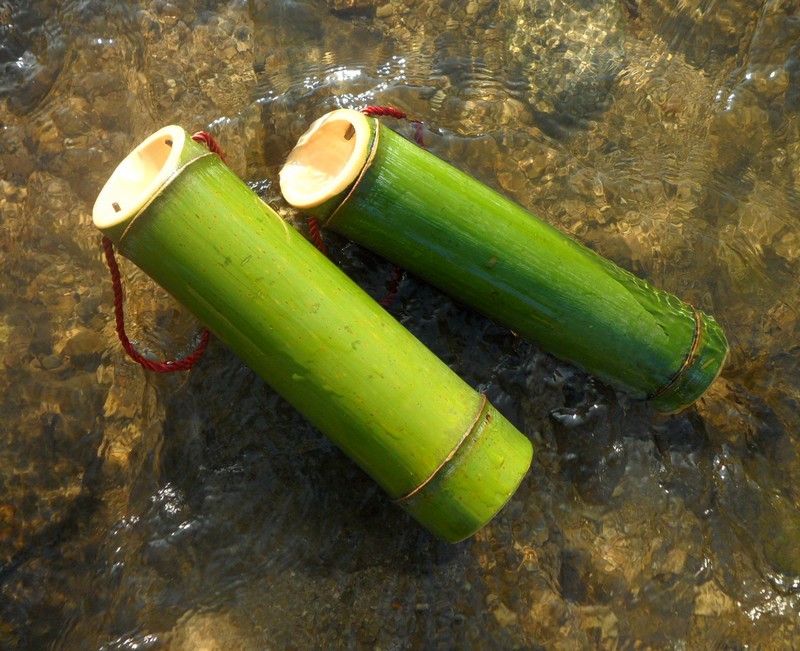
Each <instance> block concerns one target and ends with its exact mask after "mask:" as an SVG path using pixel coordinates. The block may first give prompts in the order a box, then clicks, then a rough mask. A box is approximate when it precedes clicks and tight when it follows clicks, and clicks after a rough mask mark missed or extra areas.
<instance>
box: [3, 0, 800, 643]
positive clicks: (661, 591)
mask: <svg viewBox="0 0 800 651" xmlns="http://www.w3.org/2000/svg"><path fill="white" fill-rule="evenodd" d="M711 4H712V5H713V6H711V7H709V6H708V3H703V2H700V1H699V0H688V1H680V2H678V1H677V0H654V1H653V2H646V3H645V2H639V1H638V0H596V1H594V2H564V1H562V0H499V1H497V0H495V1H488V0H469V1H466V0H465V1H464V2H456V3H423V2H417V1H416V0H413V1H411V2H400V1H399V0H385V1H383V0H328V2H327V3H323V2H310V1H293V2H289V1H283V0H278V1H271V2H266V1H261V0H250V1H249V2H244V1H243V0H237V1H235V2H231V3H222V2H215V1H214V0H204V1H203V2H197V1H195V2H189V1H188V0H185V1H184V0H179V1H177V2H168V1H166V0H142V1H141V2H139V3H128V4H117V5H113V6H112V5H110V4H109V3H104V2H99V1H98V0H74V1H71V2H62V3H55V2H51V1H50V0H36V1H33V2H14V1H9V0H6V1H5V2H2V3H0V71H1V72H0V102H2V103H1V104H0V129H1V130H2V137H1V138H0V171H1V172H2V173H1V174H0V185H1V186H2V196H1V197H0V206H1V207H2V220H1V221H0V224H2V231H0V259H2V265H0V279H2V281H1V282H0V306H2V315H1V316H0V359H2V364H3V369H4V371H5V372H4V373H3V374H2V375H0V386H2V389H3V390H2V393H0V415H1V416H2V422H3V423H4V428H3V436H2V438H0V494H2V499H0V585H2V599H0V617H2V619H0V646H2V647H4V648H5V647H8V648H30V649H42V648H52V649H73V648H98V649H160V648H172V649H197V648H219V649H263V648H274V649H289V648H326V649H327V648H376V649H377V648H380V649H411V648H425V649H430V648H446V649H450V648H463V649H470V648H475V649H479V648H504V649H505V648H548V649H549V648H558V649H562V648H563V649H573V648H574V649H581V648H597V647H599V648H630V647H634V646H638V647H642V648H677V647H685V648H713V647H717V648H722V647H725V648H728V647H731V648H746V647H758V648H786V647H787V646H790V645H791V644H792V643H793V642H792V641H793V640H794V639H795V638H797V636H798V625H797V621H798V618H797V613H798V606H800V604H798V600H799V597H798V593H799V592H800V560H798V559H800V557H798V555H797V553H796V550H797V548H798V545H800V511H799V509H800V496H799V495H798V492H797V489H796V486H797V485H800V459H799V458H798V439H797V435H796V430H797V413H798V407H799V405H798V393H799V392H800V368H798V357H799V355H798V353H799V352H800V350H799V349H798V344H797V341H798V334H800V333H799V332H798V309H799V308H800V296H799V292H800V285H799V284H798V282H797V278H798V273H799V272H800V269H799V267H800V222H798V219H797V214H798V208H799V207H800V200H799V199H800V197H799V195H798V188H797V184H798V179H800V122H799V120H798V110H799V109H800V63H798V53H797V43H798V41H799V40H800V34H799V33H798V31H800V28H799V27H798V22H797V19H796V16H795V13H796V12H795V9H794V5H793V3H792V2H790V1H789V0H765V1H762V2H759V3H755V4H754V3H752V2H746V1H745V0H726V1H725V2H717V3H711ZM367 103H375V104H391V105H395V106H398V107H400V108H402V109H403V110H405V111H407V112H408V113H410V114H411V115H413V116H414V117H417V118H419V119H421V120H423V121H424V122H425V124H426V127H427V130H426V133H425V138H426V142H427V144H428V145H429V147H430V148H431V149H432V150H433V151H434V152H435V153H436V154H438V155H440V156H442V157H444V158H446V159H449V160H452V161H455V162H457V164H458V165H459V166H460V167H462V168H464V169H465V170H467V171H469V172H470V173H472V174H473V175H475V176H476V177H478V178H480V179H481V180H483V181H485V182H487V183H488V184H490V185H492V186H493V187H496V188H498V189H500V190H501V191H503V192H504V193H505V194H507V195H509V196H511V197H513V198H514V199H515V200H517V201H518V202H520V203H521V204H523V205H525V206H526V207H528V208H529V209H531V210H532V211H533V212H536V213H537V214H539V215H541V216H542V217H543V218H545V219H547V220H548V221H550V222H551V223H553V224H555V225H556V226H558V227H559V228H561V229H563V230H565V231H568V232H570V233H572V234H573V235H575V236H576V237H578V238H580V239H581V240H582V241H583V242H585V243H587V244H589V245H590V246H592V247H593V248H595V249H597V250H598V251H600V252H601V253H603V254H604V255H606V256H608V257H610V258H611V259H613V260H615V261H616V262H617V263H619V264H621V265H623V266H624V267H626V268H628V269H631V270H633V271H634V272H636V273H638V274H640V275H642V276H643V277H646V278H647V279H649V280H650V281H652V282H653V283H655V284H657V285H658V286H660V287H663V288H664V289H667V290H669V291H672V292H674V293H676V294H678V295H679V296H681V297H682V298H684V299H685V300H687V301H690V302H693V303H695V304H697V305H699V306H701V307H702V308H703V309H704V310H707V311H708V312H710V313H712V314H714V315H715V316H716V317H717V318H718V319H719V320H720V322H721V323H722V325H723V326H724V328H725V329H726V332H727V334H728V336H729V339H730V341H731V344H732V355H731V360H730V362H729V365H728V367H727V369H726V370H725V372H724V373H723V376H722V378H721V379H720V381H719V382H718V383H717V384H716V385H715V386H714V388H713V389H712V391H711V392H710V393H709V394H708V396H707V397H706V398H704V399H703V400H702V401H701V402H700V403H699V404H698V405H697V406H696V407H694V408H692V409H690V410H688V411H687V412H685V413H683V414H680V415H678V416H674V417H660V416H657V415H656V414H654V413H653V412H652V411H651V410H650V409H649V408H648V407H646V406H645V405H642V404H639V403H635V402H632V401H630V400H628V399H627V398H626V397H625V396H622V395H617V394H615V393H614V392H613V391H612V390H611V389H609V388H608V387H606V386H604V385H602V384H600V383H598V382H596V381H594V380H592V379H591V378H588V377H586V376H585V375H582V374H581V373H579V372H577V371H575V370H574V369H572V368H570V367H569V366H566V365H564V364H561V363H559V362H557V361H555V360H553V359H552V358H550V357H549V356H547V355H545V354H543V353H542V352H541V351H539V350H538V349H536V347H534V346H532V345H530V344H528V343H524V342H520V341H518V340H516V339H515V337H514V336H513V335H512V334H510V333H509V332H507V331H505V330H503V329H502V328H499V327H497V326H494V325H493V324H491V323H489V322H488V321H487V320H485V319H483V318H482V317H479V316H477V315H475V314H472V313H471V312H469V311H467V310H465V309H463V308H462V307H460V306H458V305H456V304H454V303H453V302H452V301H450V300H448V299H447V298H445V297H443V296H442V295H440V294H439V293H438V292H436V291H434V290H432V289H430V288H429V287H426V286H425V285H423V284H421V283H419V282H418V281H416V280H414V279H413V278H406V279H404V281H403V283H402V285H401V288H400V295H399V297H398V299H397V302H396V303H395V305H394V306H393V307H392V311H393V313H394V314H395V315H396V316H397V318H398V319H399V320H401V321H402V322H403V323H404V324H405V325H406V326H407V327H409V328H410V329H411V330H412V331H414V332H415V333H416V334H417V336H419V337H420V338H421V339H422V340H423V341H424V342H425V343H426V344H427V345H429V346H430V347H431V348H432V349H433V350H434V351H435V352H436V353H437V354H438V355H439V356H440V357H442V358H443V359H444V360H445V361H446V362H447V363H448V364H450V365H451V366H452V367H453V368H454V369H455V370H456V371H457V372H458V373H459V374H460V375H462V377H464V378H465V379H466V380H467V381H468V382H469V383H470V384H471V385H472V386H474V387H476V388H480V389H481V390H483V391H486V392H487V393H488V394H489V397H490V399H491V400H492V402H493V403H494V404H495V405H497V406H498V408H500V409H501V410H502V411H503V412H504V413H505V414H506V415H507V416H508V417H509V418H511V419H512V420H513V422H514V423H515V424H516V425H517V426H518V427H519V428H520V429H521V430H522V431H523V432H525V433H526V434H527V435H529V436H530V437H531V439H532V440H533V441H534V444H535V446H536V450H537V452H536V459H535V462H534V466H533V468H532V471H531V473H530V474H529V476H528V477H527V478H526V480H525V482H524V483H523V485H522V487H521V488H520V490H519V492H518V493H517V495H516V497H515V499H514V500H513V501H512V503H511V504H510V505H509V506H508V507H507V508H506V509H505V510H504V511H503V513H502V514H501V516H500V517H498V518H497V519H496V520H495V521H494V522H493V523H492V525H491V526H490V527H488V528H487V529H485V530H484V531H482V532H481V533H480V534H479V535H477V536H476V537H475V538H474V539H472V540H471V541H468V542H466V543H462V544H460V545H457V546H448V545H444V544H441V543H438V542H436V541H435V540H433V539H431V538H430V537H429V536H428V534H426V533H425V532H424V531H422V530H421V529H420V528H419V527H418V526H417V525H416V524H414V523H413V522H412V521H411V520H409V519H408V518H406V516H405V515H404V514H403V513H402V512H400V511H399V510H397V509H396V508H394V507H392V506H391V505H390V504H389V502H388V500H387V499H386V498H385V497H384V496H383V495H382V494H381V492H380V491H379V490H378V489H376V487H375V486H374V485H373V483H372V482H371V481H369V480H368V479H367V478H366V477H364V476H363V475H362V474H361V473H360V471H358V470H357V469H356V468H355V466H354V465H353V464H352V463H351V462H350V461H348V460H347V459H346V458H344V457H343V455H341V454H340V453H339V452H338V451H337V450H336V449H335V448H333V447H332V445H331V444H330V443H328V442H327V441H326V440H325V439H324V438H322V437H321V436H320V435H319V434H318V433H317V432H316V431H315V430H313V429H312V428H311V427H310V426H308V425H307V424H306V423H305V421H304V420H303V419H302V417H300V416H299V415H298V414H296V413H295V412H294V411H293V410H292V409H291V408H290V407H288V406H287V405H286V404H285V403H284V402H283V401H282V400H280V399H279V398H277V397H276V396H275V395H274V393H273V392H272V391H271V390H270V389H269V388H268V387H266V386H265V385H264V384H263V383H262V382H261V381H260V380H259V379H258V378H256V377H255V376H254V375H253V373H252V372H251V371H249V369H247V368H246V367H244V366H243V365H242V363H241V362H240V361H239V360H237V359H236V358H234V357H233V356H232V355H231V354H230V353H229V352H228V351H227V350H226V349H225V348H224V347H223V346H221V345H220V344H219V343H215V344H213V345H212V347H211V349H210V351H209V353H208V355H207V357H206V358H204V360H203V361H202V362H201V364H200V365H199V366H198V367H197V368H196V369H195V370H194V371H193V372H192V373H191V374H189V375H185V376H182V377H163V376H154V375H149V374H145V373H143V372H142V371H141V370H140V369H139V368H138V367H135V366H134V365H133V364H131V363H129V362H127V361H126V360H125V359H124V358H123V353H122V351H121V349H120V347H119V345H118V343H117V341H116V338H115V334H114V324H113V319H112V318H111V310H110V307H111V301H112V298H111V294H110V284H109V282H108V278H107V271H106V270H105V268H104V266H103V264H102V262H101V254H100V249H99V246H98V241H99V238H98V235H97V233H96V231H95V230H94V228H93V226H92V225H91V223H90V209H91V204H92V202H93V200H94V197H95V196H96V194H97V191H98V190H99V188H100V186H101V185H102V183H103V182H104V180H105V179H106V177H107V176H108V174H109V172H110V170H111V169H112V168H113V166H114V165H115V164H116V163H117V162H118V161H119V160H120V159H121V158H122V157H123V156H124V155H125V153H127V151H128V150H129V149H130V147H131V146H132V145H133V144H135V143H136V142H138V141H139V140H141V139H142V138H143V137H144V136H146V135H147V134H149V133H150V132H152V131H153V130H154V129H156V128H158V127H160V126H162V125H164V124H167V123H173V122H174V123H179V124H181V125H183V126H185V127H186V128H187V129H198V128H208V129H210V130H211V131H213V132H214V134H215V136H216V137H217V139H218V140H219V142H220V144H221V145H222V147H223V149H224V150H225V152H226V153H227V156H228V160H229V162H230V164H231V165H232V166H233V167H234V169H235V170H236V171H237V173H238V174H240V175H241V176H242V177H243V178H245V179H246V180H247V181H248V182H249V183H251V184H252V186H253V187H254V188H255V189H256V190H257V191H258V192H259V194H261V195H262V196H264V197H265V199H266V200H268V201H269V202H271V203H273V205H275V206H276V207H279V208H280V209H281V210H282V212H283V213H284V214H285V215H286V216H287V218H290V219H294V218H295V217H297V216H296V215H293V214H291V213H290V212H289V211H288V209H287V208H286V207H285V206H284V205H283V204H282V203H281V202H280V197H279V196H278V193H277V189H276V187H275V186H274V185H273V183H272V182H271V181H272V179H275V178H276V176H277V170H278V168H279V166H280V165H281V163H282V162H283V159H284V157H285V156H286V154H287V153H288V151H289V149H290V148H291V146H292V144H293V143H294V142H295V140H296V138H297V137H298V136H299V135H300V134H301V133H302V132H303V131H304V130H305V129H306V127H307V126H308V124H309V122H310V121H311V120H312V119H314V118H316V117H318V116H319V115H321V114H322V113H324V112H325V111H328V110H330V109H332V108H336V107H339V106H352V107H360V106H361V105H363V104H367ZM398 128H403V126H402V125H398ZM298 227H300V228H302V227H303V226H302V222H300V221H298ZM328 243H329V246H330V248H331V249H332V250H333V256H334V258H335V260H336V261H337V262H338V263H339V264H340V265H342V266H343V267H344V268H345V269H346V270H347V271H348V272H349V273H351V274H352V275H353V276H354V277H355V278H356V279H357V280H358V281H359V282H360V283H361V284H363V285H364V286H365V287H366V288H367V289H368V290H369V291H370V292H371V293H372V294H373V295H375V296H377V297H381V296H383V294H384V293H385V284H386V282H387V280H388V278H389V267H388V266H387V265H386V264H385V263H383V262H382V261H380V260H378V259H376V258H374V257H373V256H371V255H369V254H367V253H366V252H364V251H362V250H359V249H357V248H356V247H354V246H353V245H350V244H348V243H346V242H343V241H341V240H338V239H336V238H334V237H332V236H330V237H329V242H328ZM124 270H125V274H126V287H127V290H128V292H129V294H128V296H127V306H128V313H129V321H130V324H131V331H132V333H133V336H134V337H135V338H136V339H137V344H138V345H139V346H140V347H141V348H142V349H143V350H150V351H153V352H154V354H158V355H161V354H165V355H170V354H176V353H180V352H183V351H186V350H190V349H191V346H192V337H193V336H194V335H195V324H194V322H193V321H192V319H191V317H190V316H188V315H186V314H185V313H184V312H183V311H182V310H181V309H180V308H179V307H177V306H176V305H175V304H174V303H172V302H171V301H170V299H169V298H168V297H167V296H165V295H164V294H163V293H162V292H161V291H160V290H158V289H157V288H155V287H153V286H152V284H151V283H150V282H149V281H148V280H147V279H146V278H144V277H143V276H142V274H141V273H139V272H137V271H136V270H135V269H133V268H132V267H131V266H130V265H127V266H125V268H124Z"/></svg>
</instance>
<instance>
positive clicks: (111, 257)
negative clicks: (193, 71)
mask: <svg viewBox="0 0 800 651" xmlns="http://www.w3.org/2000/svg"><path fill="white" fill-rule="evenodd" d="M192 140H194V141H195V142H199V143H202V144H204V145H205V146H206V147H208V149H209V150H210V151H212V152H214V153H215V154H217V155H218V156H219V157H220V158H221V159H222V162H223V163H224V162H225V156H224V155H223V153H222V150H221V149H220V148H219V145H218V144H217V141H216V140H214V137H213V136H212V135H211V134H210V133H208V132H207V131H198V132H197V133H195V134H194V135H193V136H192ZM103 252H104V253H105V256H106V263H107V264H108V270H109V272H110V273H111V285H112V287H113V289H114V319H115V321H116V330H117V336H118V337H119V341H120V343H121V344H122V348H123V349H124V350H125V352H126V353H127V354H128V357H130V358H131V359H132V360H133V361H134V362H136V363H137V364H141V365H142V366H143V367H144V368H146V369H147V370H148V371H155V372H156V373H173V372H175V371H188V370H189V369H191V368H192V367H193V366H194V365H195V364H196V363H197V360H199V359H200V358H201V357H202V356H203V353H205V352H206V348H208V342H209V339H210V338H211V333H209V331H208V330H207V329H206V328H203V329H202V330H201V331H200V342H199V343H198V344H197V348H195V350H194V352H193V353H192V354H191V355H189V356H188V357H184V358H183V359H172V360H166V361H164V362H154V361H152V360H150V359H147V358H146V357H144V356H143V355H142V354H141V353H140V352H139V351H138V350H136V347H135V346H134V345H133V343H131V340H130V339H128V335H127V333H126V332H125V311H124V309H123V307H122V294H123V292H122V279H121V274H120V271H119V265H118V264H117V258H116V255H115V254H114V244H113V243H112V242H111V240H109V239H108V238H107V237H103Z"/></svg>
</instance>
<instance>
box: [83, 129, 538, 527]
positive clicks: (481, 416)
mask: <svg viewBox="0 0 800 651" xmlns="http://www.w3.org/2000/svg"><path fill="white" fill-rule="evenodd" d="M93 217H94V223H95V225H96V226H97V227H98V228H99V229H100V230H101V231H102V232H103V233H104V234H105V235H106V236H107V237H109V238H110V239H111V240H112V241H113V242H114V244H116V246H117V248H118V250H119V252H120V253H121V254H123V255H124V256H126V257H127V258H129V259H130V260H132V261H133V262H134V263H135V264H137V265H138V266H139V267H140V268H141V269H142V270H143V271H145V272H146V273H147V274H148V275H150V276H151V277H152V278H153V279H154V280H155V281H156V282H157V283H159V284H160V285H161V286H162V287H164V288H165V289H166V290H167V291H168V292H170V293H171V294H172V295H173V296H174V297H175V298H176V299H177V300H178V301H179V302H181V303H182V304H184V305H185V306H186V307H187V308H188V309H189V310H191V311H192V312H193V313H194V314H195V315H196V316H197V318H198V319H199V320H200V321H201V322H202V323H204V324H205V325H206V326H207V327H208V328H209V329H210V330H211V331H212V332H214V333H215V334H216V335H217V336H218V337H219V338H220V339H221V340H223V341H224V342H225V343H226V344H227V345H228V346H229V347H230V348H231V349H232V350H233V351H234V352H236V353H237V354H238V355H239V356H240V357H241V358H242V359H243V360H244V361H246V362H247V363H248V364H249V365H250V366H251V367H252V368H253V369H254V370H255V371H256V372H257V373H259V374H260V375H261V376H262V377H263V378H264V379H265V380H266V381H267V382H268V383H269V384H270V385H271V386H272V387H273V388H275V389H276V390H277V391H278V392H279V393H280V394H282V395H283V396H284V397H285V398H286V399H287V400H288V401H289V402H290V403H291V404H292V405H294V406H295V407H296V408H297V409H298V410H299V411H300V412H302V413H303V414H304V415H305V416H306V417H307V418H308V419H309V420H310V421H311V422H312V423H314V424H315V425H316V426H317V427H318V428H319V429H320V430H321V431H322V432H324V433H325V434H327V435H328V436H329V437H330V438H331V439H333V441H334V442H335V443H336V444H337V445H338V446H339V447H340V448H341V449H342V450H344V452H346V453H347V454H348V455H349V456H350V457H352V458H353V459H354V460H355V461H356V462H357V463H358V464H359V465H360V466H361V467H362V468H363V469H364V470H365V471H366V472H367V473H368V474H369V475H370V476H372V477H373V478H374V479H375V481H377V482H378V483H379V484H380V485H381V486H382V487H383V488H384V489H385V490H386V491H387V492H388V494H389V495H390V496H391V498H392V499H393V500H395V501H396V502H397V503H399V504H400V505H401V506H402V507H403V508H405V509H406V510H407V511H408V512H409V513H411V515H413V516H414V517H415V518H416V519H417V520H419V521H420V522H421V523H422V524H423V525H424V526H426V527H427V528H428V529H430V530H431V531H432V532H433V533H434V534H436V535H437V536H439V537H441V538H443V539H444V540H447V541H451V542H456V541H458V540H461V539H463V538H466V537H468V536H469V535H471V534H472V533H474V532H475V531H477V530H478V529H479V528H480V527H482V526H483V525H484V524H486V522H488V521H489V520H490V519H491V518H492V517H493V516H494V515H495V514H496V513H497V511H498V510H499V509H500V508H501V507H502V506H503V504H504V503H505V502H506V501H507V500H508V499H509V498H510V497H511V495H512V494H513V492H514V490H515V489H516V487H517V485H518V484H519V482H520V481H521V479H522V477H523V476H524V474H525V472H526V471H527V469H528V466H529V464H530V461H531V454H532V450H531V445H530V442H529V441H528V439H527V438H525V437H524V436H522V434H520V433H519V432H518V431H517V430H516V429H515V428H514V427H513V426H512V425H511V424H510V423H509V422H508V421H507V420H506V419H505V418H503V417H502V416H501V415H500V414H499V413H498V412H497V411H496V410H495V409H494V407H492V406H491V405H490V404H488V403H487V402H486V399H485V397H484V396H482V395H480V394H478V393H476V392H475V391H474V390H472V389H471V388H470V387H469V386H467V385H466V384H465V383H464V382H463V381H462V380H461V379H460V378H458V376H456V375H455V374H454V373H453V372H452V371H451V370H450V369H449V368H448V367H447V366H446V365H445V364H443V363H442V362H441V361H440V360H439V359H438V358H437V357H435V356H434V355H433V354H432V353H431V352H430V351H429V350H428V349H427V348H425V347H424V346H423V345H422V344H421V343H420V342H419V341H417V340H416V339H415V338H414V337H413V336H412V335H411V334H410V333H409V332H408V331H407V330H405V329H404V328H403V327H402V326H401V325H400V324H399V323H398V322H397V321H395V320H394V319H393V318H392V317H391V316H390V315H389V314H388V313H386V312H385V311H384V310H383V309H382V308H381V307H380V306H379V305H378V304H377V303H375V302H374V301H373V300H372V299H371V298H370V297H369V296H368V295H367V294H365V293H364V292H363V291H362V290H361V289H360V288H359V287H358V286H356V285H355V284H354V283H353V282H352V281H351V280H350V279H349V278H348V277H347V276H346V275H344V274H343V273H342V272H341V271H340V270H339V269H338V268H337V267H336V266H335V265H333V264H332V263H331V262H329V261H328V260H327V258H325V257H324V256H323V255H322V254H321V253H319V252H318V251H317V250H316V249H315V248H314V247H313V246H312V245H311V244H310V243H308V242H307V241H306V240H305V238H303V237H302V235H300V234H299V233H298V232H297V231H295V230H294V229H293V228H291V227H290V226H289V225H288V224H287V223H286V222H284V221H283V220H281V219H280V218H279V217H278V215H277V214H276V213H275V212H274V211H273V210H272V209H270V208H269V207H268V206H267V205H265V204H264V203H263V202H262V201H261V200H260V199H259V198H258V197H257V196H256V195H255V194H254V193H253V192H252V191H251V190H250V189H249V188H248V187H247V185H245V184H244V183H243V182H242V181H241V180H240V179H239V178H237V177H236V175H235V174H233V172H232V171H231V170H230V169H229V168H228V167H227V166H226V165H225V164H224V163H223V162H222V161H221V160H220V158H219V157H218V156H217V155H216V154H212V153H210V152H208V151H207V150H206V149H205V148H204V147H202V146H200V145H198V144H196V143H194V142H192V140H191V139H190V138H189V137H187V135H186V133H185V132H184V131H183V129H181V128H180V127H176V126H170V127H166V128H164V129H162V130H160V131H158V132H156V133H155V134H153V135H152V136H150V137H149V138H147V139H146V140H145V141H144V142H143V143H142V144H140V145H139V146H138V147H137V148H136V149H135V150H134V151H133V152H132V153H131V154H130V155H129V156H128V157H127V158H126V159H125V160H124V161H123V162H122V163H121V164H120V165H119V167H118V168H117V169H116V171H115V172H114V173H113V175H112V176H111V178H110V179H109V180H108V182H107V183H106V185H105V186H104V187H103V189H102V190H101V192H100V194H99V196H98V198H97V202H96V203H95V206H94V211H93Z"/></svg>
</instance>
